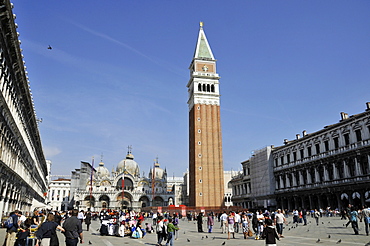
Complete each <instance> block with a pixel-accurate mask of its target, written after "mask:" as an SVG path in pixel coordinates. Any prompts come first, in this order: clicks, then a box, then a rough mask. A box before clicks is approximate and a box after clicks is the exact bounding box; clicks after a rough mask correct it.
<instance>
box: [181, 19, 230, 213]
mask: <svg viewBox="0 0 370 246" xmlns="http://www.w3.org/2000/svg"><path fill="white" fill-rule="evenodd" d="M189 69H190V80H189V82H188V84H187V87H188V93H189V99H188V105H189V203H190V204H189V205H190V206H195V207H220V206H222V205H223V201H224V180H223V179H224V175H223V172H224V168H223V157H222V138H221V119H220V90H219V79H220V77H219V75H218V74H217V71H216V59H215V58H214V56H213V53H212V50H211V48H210V46H209V43H208V41H207V38H206V35H205V33H204V30H203V23H202V22H201V24H200V29H199V33H198V39H197V44H196V48H195V52H194V56H193V60H192V62H191V64H190V67H189Z"/></svg>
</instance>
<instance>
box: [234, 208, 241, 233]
mask: <svg viewBox="0 0 370 246" xmlns="http://www.w3.org/2000/svg"><path fill="white" fill-rule="evenodd" d="M234 220H235V224H234V230H235V233H239V225H240V222H241V218H240V213H239V212H237V213H235V218H234Z"/></svg>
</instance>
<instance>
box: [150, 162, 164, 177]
mask: <svg viewBox="0 0 370 246" xmlns="http://www.w3.org/2000/svg"><path fill="white" fill-rule="evenodd" d="M154 167H155V168H154V178H155V179H166V178H167V172H166V170H163V169H162V168H160V167H159V163H158V161H157V162H156V163H155V164H154ZM152 171H153V168H152V169H151V170H150V173H149V176H150V177H153V173H152Z"/></svg>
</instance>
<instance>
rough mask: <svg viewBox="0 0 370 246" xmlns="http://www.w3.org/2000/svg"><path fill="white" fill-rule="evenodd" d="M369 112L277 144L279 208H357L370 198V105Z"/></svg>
mask: <svg viewBox="0 0 370 246" xmlns="http://www.w3.org/2000/svg"><path fill="white" fill-rule="evenodd" d="M366 105H367V109H366V111H365V112H363V113H360V114H357V115H352V116H350V117H349V116H348V114H346V113H343V112H342V113H341V120H340V122H339V123H336V124H333V125H329V126H326V127H324V129H322V130H320V131H317V132H314V133H311V134H307V133H306V132H305V131H304V132H303V136H302V137H301V136H300V135H297V136H296V139H295V140H292V141H288V140H285V145H284V146H281V147H279V148H276V149H275V150H274V152H273V155H272V158H273V161H274V179H275V195H276V201H277V204H278V206H279V207H281V208H287V209H292V208H326V207H331V208H339V209H341V208H343V207H346V206H347V205H348V204H353V205H355V206H357V207H360V206H362V205H365V200H367V199H370V103H367V104H366Z"/></svg>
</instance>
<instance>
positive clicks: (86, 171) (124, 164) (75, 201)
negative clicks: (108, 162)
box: [70, 151, 176, 211]
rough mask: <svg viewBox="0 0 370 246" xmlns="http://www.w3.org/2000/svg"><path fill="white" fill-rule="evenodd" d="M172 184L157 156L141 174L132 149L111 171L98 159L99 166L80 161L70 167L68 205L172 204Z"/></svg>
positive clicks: (85, 207) (131, 206)
mask: <svg viewBox="0 0 370 246" xmlns="http://www.w3.org/2000/svg"><path fill="white" fill-rule="evenodd" d="M175 189H176V188H175V187H173V186H171V185H169V184H168V181H167V171H166V169H162V168H160V165H159V163H158V159H157V160H156V161H155V163H154V166H153V167H152V168H151V169H150V171H149V175H148V177H145V176H140V167H139V165H138V163H137V162H136V161H135V160H134V156H133V155H132V153H131V151H129V152H128V153H127V155H126V158H125V159H123V160H122V161H120V162H119V163H118V165H117V168H116V169H115V170H112V171H111V172H110V171H109V170H108V169H107V168H106V167H105V166H104V163H103V162H102V161H101V162H100V163H99V166H98V167H96V168H95V167H93V165H91V164H90V163H88V162H84V161H82V162H81V168H80V169H75V170H74V171H72V176H71V203H70V207H74V208H77V209H80V210H81V209H82V210H91V211H100V210H102V209H113V210H120V209H129V210H136V211H138V210H140V209H141V208H143V207H148V206H155V207H160V206H168V205H175V203H176V198H175Z"/></svg>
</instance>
